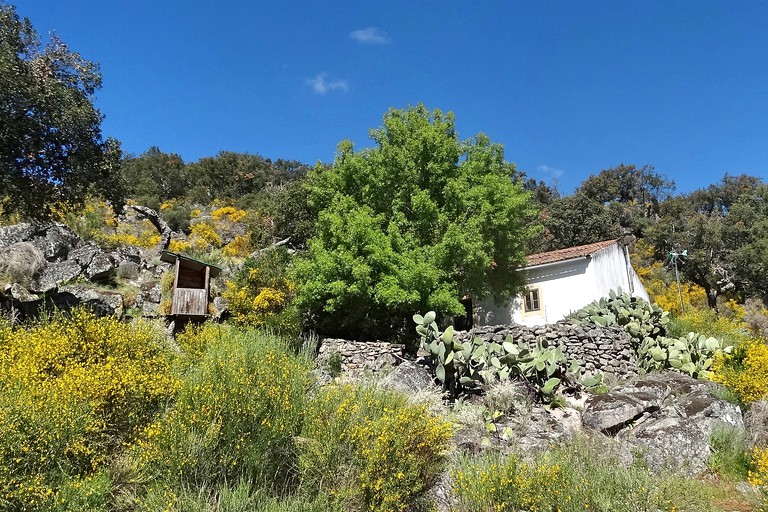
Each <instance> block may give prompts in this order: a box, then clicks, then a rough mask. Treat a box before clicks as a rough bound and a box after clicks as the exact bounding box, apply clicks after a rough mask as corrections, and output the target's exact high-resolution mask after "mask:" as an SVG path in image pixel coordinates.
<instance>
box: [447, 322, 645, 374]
mask: <svg viewBox="0 0 768 512" xmlns="http://www.w3.org/2000/svg"><path fill="white" fill-rule="evenodd" d="M510 334H511V335H512V338H513V339H514V340H515V341H523V342H525V343H527V344H529V345H533V344H535V343H536V341H537V340H538V339H543V340H546V341H547V343H548V344H549V345H552V346H559V347H560V349H561V350H562V351H563V353H565V355H566V356H567V357H568V360H569V361H571V360H574V359H575V360H577V361H579V364H580V365H581V369H582V371H586V372H589V373H595V372H601V371H602V372H605V373H612V374H614V375H617V376H620V377H629V376H635V375H637V357H636V354H635V350H634V348H633V347H632V341H631V338H630V336H629V334H627V333H626V331H624V329H623V328H621V327H618V326H611V327H597V326H588V325H578V324H573V323H570V322H558V323H556V324H552V325H541V326H537V327H527V326H525V325H517V324H511V325H484V326H480V327H475V328H474V329H472V330H471V331H460V332H458V333H457V338H458V339H460V340H461V341H464V340H467V339H469V338H473V339H474V338H476V337H480V338H483V339H484V340H486V341H496V342H502V341H504V340H505V339H506V337H507V336H508V335H510Z"/></svg>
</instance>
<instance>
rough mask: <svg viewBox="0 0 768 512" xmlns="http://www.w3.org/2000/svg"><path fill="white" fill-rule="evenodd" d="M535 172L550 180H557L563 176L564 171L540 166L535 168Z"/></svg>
mask: <svg viewBox="0 0 768 512" xmlns="http://www.w3.org/2000/svg"><path fill="white" fill-rule="evenodd" d="M536 172H538V173H541V174H544V175H545V176H548V177H550V178H555V179H557V178H559V177H560V176H562V175H563V174H565V171H564V170H562V169H556V168H555V167H550V166H548V165H540V166H538V167H537V168H536Z"/></svg>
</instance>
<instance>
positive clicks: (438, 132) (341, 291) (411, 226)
mask: <svg viewBox="0 0 768 512" xmlns="http://www.w3.org/2000/svg"><path fill="white" fill-rule="evenodd" d="M371 137H372V139H373V140H374V142H375V143H376V146H375V147H373V148H371V149H367V150H363V151H359V152H355V151H354V150H353V146H352V143H351V142H349V141H345V142H342V143H341V144H340V145H339V149H338V154H337V156H336V160H335V162H334V165H333V168H332V169H316V170H315V171H314V172H313V173H311V175H310V177H309V183H308V186H309V189H310V196H309V200H310V203H311V204H312V206H313V207H314V208H316V209H317V210H318V211H319V214H318V218H317V226H316V228H317V233H316V235H315V236H314V237H313V238H312V239H310V241H309V249H308V251H307V254H306V257H304V258H302V259H301V260H300V261H298V262H297V263H296V264H295V273H294V275H295V276H296V281H297V284H298V285H299V291H298V297H297V302H298V304H299V307H300V308H302V309H303V310H305V311H306V312H308V314H309V318H310V320H311V323H312V325H314V326H315V327H316V328H318V329H319V330H321V331H323V332H335V333H344V334H345V335H347V336H353V337H357V338H367V339H376V338H379V339H387V338H392V337H396V336H398V335H400V334H402V333H404V332H406V320H405V319H407V318H408V317H409V316H410V313H411V312H412V311H415V310H422V311H424V310H427V309H434V310H436V311H438V312H440V313H443V314H449V315H461V314H464V308H463V306H462V305H461V303H460V299H461V298H462V297H464V296H467V295H471V296H472V297H474V298H482V297H485V296H488V295H496V296H508V295H510V294H512V293H514V292H515V291H517V290H518V289H519V288H520V286H521V285H522V277H521V276H520V274H519V273H517V272H516V271H515V270H516V269H517V268H519V267H521V266H523V265H524V256H525V247H526V243H527V241H528V240H529V239H530V237H531V236H532V235H533V233H534V226H533V225H532V224H531V223H530V222H529V221H530V220H531V216H532V214H533V210H532V208H531V203H530V200H529V197H528V194H527V193H525V192H524V191H523V189H522V187H521V186H520V185H519V184H517V183H514V182H513V180H512V175H513V171H514V167H513V166H512V164H509V163H507V162H505V161H504V158H503V151H502V148H501V146H499V145H496V144H493V143H491V141H490V140H489V139H488V137H486V136H485V135H482V134H481V135H479V136H477V137H476V138H474V139H471V140H468V141H463V142H462V141H460V140H459V138H458V135H457V133H456V131H455V125H454V119H453V115H452V114H450V113H449V114H447V115H443V114H442V113H441V112H440V111H438V110H435V111H432V112H430V111H429V110H427V109H426V107H424V106H423V105H418V106H417V107H412V108H407V109H404V110H390V111H389V112H388V113H387V114H386V115H385V116H384V125H383V126H382V127H380V128H378V129H376V130H373V131H372V132H371ZM408 330H409V329H408Z"/></svg>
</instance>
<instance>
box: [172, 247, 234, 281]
mask: <svg viewBox="0 0 768 512" xmlns="http://www.w3.org/2000/svg"><path fill="white" fill-rule="evenodd" d="M177 259H179V260H181V261H182V262H183V263H186V264H188V265H189V266H190V267H192V268H194V269H196V270H202V269H203V268H205V267H211V277H216V276H218V275H219V274H220V273H221V271H222V270H223V269H222V268H221V267H218V266H216V265H212V264H211V263H206V262H204V261H200V260H196V259H195V258H190V257H189V256H184V255H183V254H177V253H175V252H171V251H163V252H162V253H161V254H160V261H164V262H166V263H176V260H177Z"/></svg>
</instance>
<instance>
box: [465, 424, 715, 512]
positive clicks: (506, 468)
mask: <svg viewBox="0 0 768 512" xmlns="http://www.w3.org/2000/svg"><path fill="white" fill-rule="evenodd" d="M451 473H452V476H453V481H454V491H455V493H456V497H457V501H458V504H457V506H456V507H455V509H454V510H455V511H456V512H474V511H478V510H493V511H496V512H506V511H509V512H512V511H519V510H551V511H555V510H557V511H560V512H577V511H578V512H582V511H584V510H594V511H604V512H614V511H615V512H623V511H627V512H630V511H637V510H676V511H681V512H682V511H691V512H703V511H706V510H713V507H712V505H711V504H710V501H711V498H712V497H713V495H712V493H711V492H709V491H707V489H706V488H705V486H704V484H702V483H700V482H699V481H696V480H689V479H685V478H682V477H675V476H671V475H656V474H654V473H652V472H650V471H649V470H648V469H645V468H638V467H631V468H624V467H622V465H621V463H620V462H619V459H618V456H617V454H615V453H614V452H612V451H611V450H610V448H609V447H606V446H605V444H604V443H600V445H597V444H594V442H591V441H588V440H585V439H578V440H576V441H572V442H570V443H568V444H566V445H563V446H561V447H559V448H557V449H554V450H550V451H549V452H545V453H544V454H541V455H538V456H536V457H534V458H532V459H526V460H523V459H521V458H520V457H518V456H517V455H514V454H511V455H509V456H503V455H500V454H498V453H487V454H485V455H482V456H480V457H476V458H469V457H460V458H459V459H458V461H457V463H456V465H455V466H454V468H453V469H452V471H451Z"/></svg>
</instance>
